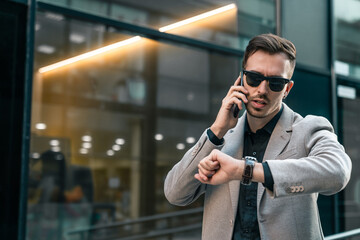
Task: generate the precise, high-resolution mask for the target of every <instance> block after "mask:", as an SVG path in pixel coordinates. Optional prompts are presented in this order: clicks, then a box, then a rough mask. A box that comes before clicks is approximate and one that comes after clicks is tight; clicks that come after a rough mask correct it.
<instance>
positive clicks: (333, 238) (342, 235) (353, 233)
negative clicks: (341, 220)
mask: <svg viewBox="0 0 360 240" xmlns="http://www.w3.org/2000/svg"><path fill="white" fill-rule="evenodd" d="M358 235H360V228H357V229H354V230H351V231H346V232H342V233H338V234H334V235H330V236H327V237H325V240H338V239H347V238H348V237H354V236H358Z"/></svg>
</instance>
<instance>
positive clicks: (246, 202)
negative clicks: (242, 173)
mask: <svg viewBox="0 0 360 240" xmlns="http://www.w3.org/2000/svg"><path fill="white" fill-rule="evenodd" d="M282 110H283V109H282V108H281V110H280V111H279V113H277V114H276V115H275V117H273V119H271V120H270V122H268V123H267V124H266V125H265V126H264V127H263V128H261V129H259V130H257V131H256V133H253V132H251V130H250V127H249V124H248V121H247V118H246V120H245V133H244V134H245V136H244V153H243V157H245V156H252V157H255V158H256V159H257V161H258V162H262V161H263V158H264V153H265V150H266V147H267V144H268V142H269V140H270V137H271V134H272V132H273V130H274V128H275V125H276V124H277V122H278V120H279V118H280V116H281V113H282ZM263 167H264V175H265V183H264V186H265V187H267V188H269V189H270V190H271V191H272V190H273V184H274V180H273V178H272V175H271V172H270V168H269V166H268V164H267V163H266V162H265V163H263ZM257 188H258V183H255V182H253V183H252V184H251V185H249V186H246V185H241V187H240V192H239V203H238V211H237V213H236V219H235V227H234V233H233V240H245V239H246V240H247V239H249V240H256V239H260V231H259V224H258V221H257V201H256V200H257Z"/></svg>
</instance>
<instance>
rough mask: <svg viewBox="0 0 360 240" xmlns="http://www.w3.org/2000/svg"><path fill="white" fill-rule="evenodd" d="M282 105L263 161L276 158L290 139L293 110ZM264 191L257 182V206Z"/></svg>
mask: <svg viewBox="0 0 360 240" xmlns="http://www.w3.org/2000/svg"><path fill="white" fill-rule="evenodd" d="M283 106H284V110H283V113H282V115H281V117H280V119H279V121H278V123H277V124H276V126H275V128H274V130H273V133H272V134H271V137H270V140H269V143H268V145H267V147H266V151H265V154H264V160H263V161H265V160H267V159H276V157H277V156H279V155H280V153H281V152H282V151H283V150H284V148H285V147H286V145H287V144H288V143H289V141H290V137H291V132H292V129H291V128H292V122H293V117H294V115H293V111H292V110H291V109H290V108H289V107H288V106H287V105H286V104H283ZM264 192H265V188H264V186H263V185H262V184H258V197H257V204H258V207H259V205H260V200H261V197H262V196H263V194H264Z"/></svg>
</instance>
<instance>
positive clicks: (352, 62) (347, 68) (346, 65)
mask: <svg viewBox="0 0 360 240" xmlns="http://www.w3.org/2000/svg"><path fill="white" fill-rule="evenodd" d="M334 5H335V6H334V12H335V20H336V28H335V29H336V31H335V34H336V39H335V48H336V62H335V71H336V73H338V74H341V75H345V76H351V77H356V78H360V57H359V56H360V42H359V40H358V39H359V34H360V33H359V23H360V11H359V9H360V2H359V1H357V0H335V1H334Z"/></svg>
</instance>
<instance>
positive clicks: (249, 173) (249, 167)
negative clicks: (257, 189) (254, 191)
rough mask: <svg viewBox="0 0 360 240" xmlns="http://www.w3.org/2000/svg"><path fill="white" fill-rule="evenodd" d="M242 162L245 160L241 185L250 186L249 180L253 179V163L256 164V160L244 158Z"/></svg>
mask: <svg viewBox="0 0 360 240" xmlns="http://www.w3.org/2000/svg"><path fill="white" fill-rule="evenodd" d="M244 160H245V168H244V172H243V175H242V179H241V184H243V185H250V184H251V179H252V177H253V170H254V167H255V162H257V159H256V158H254V157H249V156H245V158H244Z"/></svg>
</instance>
